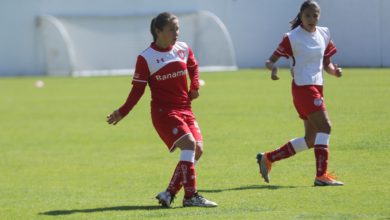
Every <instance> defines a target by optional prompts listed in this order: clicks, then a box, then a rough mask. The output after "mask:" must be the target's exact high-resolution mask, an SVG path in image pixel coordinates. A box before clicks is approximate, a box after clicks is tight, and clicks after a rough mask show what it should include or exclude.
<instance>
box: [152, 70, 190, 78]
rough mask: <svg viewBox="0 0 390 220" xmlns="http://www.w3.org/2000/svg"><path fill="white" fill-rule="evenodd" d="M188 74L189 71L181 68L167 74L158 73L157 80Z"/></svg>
mask: <svg viewBox="0 0 390 220" xmlns="http://www.w3.org/2000/svg"><path fill="white" fill-rule="evenodd" d="M186 74H187V71H185V70H180V71H177V72H173V73H168V74H165V75H156V80H157V81H163V80H167V79H172V78H176V77H179V76H185V75H186Z"/></svg>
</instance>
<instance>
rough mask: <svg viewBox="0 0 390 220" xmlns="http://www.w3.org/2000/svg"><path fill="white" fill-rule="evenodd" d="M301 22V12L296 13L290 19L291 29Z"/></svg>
mask: <svg viewBox="0 0 390 220" xmlns="http://www.w3.org/2000/svg"><path fill="white" fill-rule="evenodd" d="M301 24H302V20H301V13H298V15H297V16H296V17H295V18H294V19H293V20H292V21H290V26H291V30H293V29H295V28H296V27H298V26H299V25H301Z"/></svg>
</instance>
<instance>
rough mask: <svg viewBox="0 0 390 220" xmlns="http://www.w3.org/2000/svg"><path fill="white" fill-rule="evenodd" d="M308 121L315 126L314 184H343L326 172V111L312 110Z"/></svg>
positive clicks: (327, 142)
mask: <svg viewBox="0 0 390 220" xmlns="http://www.w3.org/2000/svg"><path fill="white" fill-rule="evenodd" d="M308 121H309V123H310V124H312V125H313V126H314V127H315V128H316V131H317V133H316V135H315V140H314V154H315V158H316V178H315V181H314V185H319V186H329V185H331V186H339V185H343V183H342V182H339V181H337V180H335V179H334V177H333V176H332V175H330V174H329V173H328V159H329V139H330V132H331V123H330V120H329V116H328V113H327V111H326V110H325V111H317V112H313V113H311V114H310V115H309V116H308Z"/></svg>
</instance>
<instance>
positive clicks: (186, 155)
mask: <svg viewBox="0 0 390 220" xmlns="http://www.w3.org/2000/svg"><path fill="white" fill-rule="evenodd" d="M180 161H187V162H191V163H193V162H194V161H195V151H193V150H182V151H181V153H180Z"/></svg>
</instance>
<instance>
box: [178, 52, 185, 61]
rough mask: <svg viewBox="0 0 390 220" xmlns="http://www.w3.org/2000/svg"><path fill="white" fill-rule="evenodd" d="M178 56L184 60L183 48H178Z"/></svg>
mask: <svg viewBox="0 0 390 220" xmlns="http://www.w3.org/2000/svg"><path fill="white" fill-rule="evenodd" d="M177 56H179V57H180V59H182V60H184V57H185V54H184V51H183V50H178V51H177Z"/></svg>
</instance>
